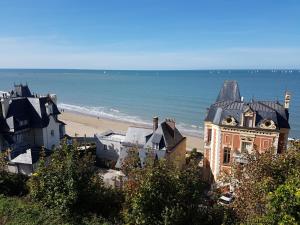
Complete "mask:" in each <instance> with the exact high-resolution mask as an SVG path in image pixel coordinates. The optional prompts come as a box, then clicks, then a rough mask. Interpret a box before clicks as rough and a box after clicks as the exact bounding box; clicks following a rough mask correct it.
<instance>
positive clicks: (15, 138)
mask: <svg viewBox="0 0 300 225" xmlns="http://www.w3.org/2000/svg"><path fill="white" fill-rule="evenodd" d="M0 101H1V107H0V152H1V151H3V150H7V149H9V150H10V154H11V155H10V158H11V160H10V163H11V164H12V165H13V164H20V163H21V162H20V161H19V160H21V159H25V158H26V159H27V158H28V156H29V155H30V154H29V152H28V151H27V150H30V149H31V150H32V149H35V150H34V151H35V152H36V151H37V149H41V147H43V148H45V149H46V150H51V149H54V148H55V147H57V146H59V144H60V139H61V138H62V137H63V136H64V134H65V124H64V123H63V122H62V121H59V120H58V115H59V114H60V112H59V110H58V108H57V105H56V101H57V98H56V95H54V94H51V95H50V94H48V95H45V96H38V95H33V94H32V93H31V92H30V90H29V88H28V86H27V85H22V84H20V85H15V86H14V90H12V91H10V92H2V96H0ZM22 154H25V155H23V156H24V157H21V156H20V157H19V159H18V160H14V159H15V158H17V157H18V156H19V155H22ZM25 156H26V157H25ZM27 162H28V161H26V163H27Z"/></svg>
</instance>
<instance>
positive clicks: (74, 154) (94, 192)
mask: <svg viewBox="0 0 300 225" xmlns="http://www.w3.org/2000/svg"><path fill="white" fill-rule="evenodd" d="M94 162H95V159H94V157H93V156H92V155H91V154H90V153H86V152H82V151H80V150H78V148H77V146H76V145H74V146H68V145H67V144H66V143H63V145H62V147H61V149H58V150H55V152H54V153H53V154H52V155H51V160H49V159H44V158H42V159H41V160H40V166H39V168H38V170H37V172H36V173H34V174H33V176H31V178H30V180H29V182H28V184H29V187H30V197H31V199H32V200H33V201H38V202H41V204H42V205H43V206H44V207H47V208H50V209H55V210H58V211H60V213H61V214H62V215H63V216H66V217H70V216H74V215H77V214H79V215H81V216H84V215H86V214H96V215H101V216H105V217H113V216H117V214H118V213H119V211H120V208H121V204H122V195H121V194H120V193H119V192H118V191H117V190H112V189H110V188H105V187H104V185H103V181H102V177H101V176H100V175H99V174H98V173H97V170H96V167H95V166H94Z"/></svg>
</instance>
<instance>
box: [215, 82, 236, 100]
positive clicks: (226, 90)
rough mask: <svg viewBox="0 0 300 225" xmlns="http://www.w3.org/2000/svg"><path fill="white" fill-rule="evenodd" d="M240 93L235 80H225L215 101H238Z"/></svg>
mask: <svg viewBox="0 0 300 225" xmlns="http://www.w3.org/2000/svg"><path fill="white" fill-rule="evenodd" d="M240 100H241V95H240V90H239V86H238V83H237V82H236V81H235V80H233V81H232V80H226V81H225V82H224V84H223V87H222V88H221V90H220V92H219V95H218V98H217V100H216V102H223V101H240Z"/></svg>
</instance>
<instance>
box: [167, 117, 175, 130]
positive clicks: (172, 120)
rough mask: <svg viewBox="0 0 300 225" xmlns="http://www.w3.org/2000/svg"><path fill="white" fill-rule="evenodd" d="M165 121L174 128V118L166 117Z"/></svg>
mask: <svg viewBox="0 0 300 225" xmlns="http://www.w3.org/2000/svg"><path fill="white" fill-rule="evenodd" d="M166 123H167V124H168V125H169V126H170V127H171V128H172V129H173V130H174V129H175V120H174V119H170V118H168V119H166Z"/></svg>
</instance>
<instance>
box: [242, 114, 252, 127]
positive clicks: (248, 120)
mask: <svg viewBox="0 0 300 225" xmlns="http://www.w3.org/2000/svg"><path fill="white" fill-rule="evenodd" d="M252 125H253V117H252V116H245V117H244V126H245V127H252Z"/></svg>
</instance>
